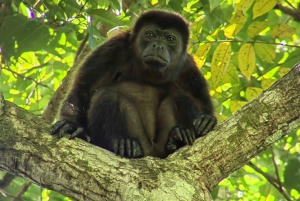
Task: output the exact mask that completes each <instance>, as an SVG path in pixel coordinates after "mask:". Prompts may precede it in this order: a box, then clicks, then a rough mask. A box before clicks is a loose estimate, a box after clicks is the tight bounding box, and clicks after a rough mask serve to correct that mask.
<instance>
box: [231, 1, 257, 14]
mask: <svg viewBox="0 0 300 201" xmlns="http://www.w3.org/2000/svg"><path fill="white" fill-rule="evenodd" d="M253 2H254V0H236V1H235V4H234V11H235V12H237V11H240V10H241V11H243V13H245V12H246V11H247V10H248V9H249V8H250V7H251V5H252V4H253Z"/></svg>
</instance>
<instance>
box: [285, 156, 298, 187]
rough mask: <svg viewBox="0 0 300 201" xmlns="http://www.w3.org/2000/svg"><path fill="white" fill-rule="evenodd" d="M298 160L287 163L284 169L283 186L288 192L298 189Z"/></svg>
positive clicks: (294, 159) (293, 159)
mask: <svg viewBox="0 0 300 201" xmlns="http://www.w3.org/2000/svg"><path fill="white" fill-rule="evenodd" d="M299 170H300V160H299V158H292V159H290V160H289V161H288V164H287V165H286V167H285V170H284V173H283V177H284V182H283V183H284V186H285V188H286V189H287V190H288V191H291V190H292V189H295V190H299V189H300V182H299V181H300V171H299Z"/></svg>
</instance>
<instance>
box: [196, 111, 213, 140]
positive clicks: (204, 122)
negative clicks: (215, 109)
mask: <svg viewBox="0 0 300 201" xmlns="http://www.w3.org/2000/svg"><path fill="white" fill-rule="evenodd" d="M193 124H194V126H195V133H196V136H197V137H198V136H204V135H206V134H207V133H208V132H209V131H211V130H212V129H213V128H214V127H215V125H216V124H217V119H216V117H214V116H211V115H201V116H200V117H199V118H197V119H195V120H194V122H193Z"/></svg>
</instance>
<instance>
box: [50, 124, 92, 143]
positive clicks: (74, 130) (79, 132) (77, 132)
mask: <svg viewBox="0 0 300 201" xmlns="http://www.w3.org/2000/svg"><path fill="white" fill-rule="evenodd" d="M51 134H52V135H57V136H58V138H62V137H63V136H65V135H67V134H70V137H69V139H70V140H71V139H74V138H75V137H81V136H83V139H85V140H86V141H87V142H90V141H91V139H90V137H89V136H88V135H87V133H86V131H85V130H84V128H83V127H79V126H77V125H76V124H75V123H73V122H70V121H67V120H64V119H62V120H59V121H57V122H56V123H55V124H54V125H53V129H52V133H51Z"/></svg>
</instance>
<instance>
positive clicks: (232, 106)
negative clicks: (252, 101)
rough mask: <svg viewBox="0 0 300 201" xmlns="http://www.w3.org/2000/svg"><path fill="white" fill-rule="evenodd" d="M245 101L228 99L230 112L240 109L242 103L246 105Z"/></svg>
mask: <svg viewBox="0 0 300 201" xmlns="http://www.w3.org/2000/svg"><path fill="white" fill-rule="evenodd" d="M246 104H247V102H245V101H233V100H232V101H230V111H231V112H232V113H235V112H236V111H238V110H239V109H241V108H242V107H243V106H244V105H246Z"/></svg>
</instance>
